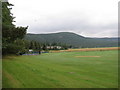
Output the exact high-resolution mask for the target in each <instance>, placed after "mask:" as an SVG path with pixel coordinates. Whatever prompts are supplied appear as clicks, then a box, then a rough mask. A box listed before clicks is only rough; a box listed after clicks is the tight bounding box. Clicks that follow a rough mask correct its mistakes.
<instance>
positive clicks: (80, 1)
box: [9, 0, 119, 37]
mask: <svg viewBox="0 0 120 90" xmlns="http://www.w3.org/2000/svg"><path fill="white" fill-rule="evenodd" d="M118 1H119V0H9V2H10V3H12V4H14V7H13V9H12V13H13V14H14V16H15V17H16V18H15V21H16V23H15V24H16V25H17V26H29V29H28V31H27V32H28V33H37V34H38V33H40V34H41V33H55V32H74V33H77V34H79V35H83V36H86V37H116V36H117V34H118V26H117V25H118V24H117V23H118Z"/></svg>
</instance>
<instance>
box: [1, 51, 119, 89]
mask: <svg viewBox="0 0 120 90" xmlns="http://www.w3.org/2000/svg"><path fill="white" fill-rule="evenodd" d="M75 56H100V57H80V58H76V57H75ZM117 87H118V51H117V50H109V51H84V52H60V53H46V54H42V55H36V56H7V57H4V58H3V88H117Z"/></svg>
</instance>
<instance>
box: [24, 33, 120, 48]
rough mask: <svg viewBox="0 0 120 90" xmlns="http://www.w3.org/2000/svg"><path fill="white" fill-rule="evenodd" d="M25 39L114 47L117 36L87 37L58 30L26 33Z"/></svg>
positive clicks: (77, 45) (83, 45) (75, 45)
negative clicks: (55, 31)
mask: <svg viewBox="0 0 120 90" xmlns="http://www.w3.org/2000/svg"><path fill="white" fill-rule="evenodd" d="M25 39H27V40H30V41H31V40H34V41H37V42H40V43H45V42H47V43H54V42H55V43H64V44H67V45H72V46H74V47H85V48H86V47H116V46H118V38H88V37H84V36H81V35H78V34H75V33H71V32H59V33H50V34H30V33H29V34H27V35H26V36H25Z"/></svg>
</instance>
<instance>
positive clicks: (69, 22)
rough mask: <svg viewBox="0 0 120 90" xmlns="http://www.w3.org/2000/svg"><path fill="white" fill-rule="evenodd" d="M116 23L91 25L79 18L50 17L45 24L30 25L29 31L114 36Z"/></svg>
mask: <svg viewBox="0 0 120 90" xmlns="http://www.w3.org/2000/svg"><path fill="white" fill-rule="evenodd" d="M117 28H118V27H117V23H108V24H106V25H105V24H100V25H93V24H90V23H88V22H87V20H80V19H79V18H75V19H74V18H62V19H59V18H58V19H56V18H55V19H51V20H50V21H48V22H47V21H46V23H45V24H42V23H41V24H40V23H37V24H36V25H32V26H31V27H30V30H29V32H30V31H34V32H35V33H47V32H51V33H52V32H59V31H61V32H64V31H65V32H66V31H72V32H75V33H78V34H81V33H84V34H85V33H86V34H89V35H90V34H91V35H92V36H94V35H95V36H96V35H102V36H107V35H108V34H109V35H110V36H116V35H117Z"/></svg>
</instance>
